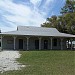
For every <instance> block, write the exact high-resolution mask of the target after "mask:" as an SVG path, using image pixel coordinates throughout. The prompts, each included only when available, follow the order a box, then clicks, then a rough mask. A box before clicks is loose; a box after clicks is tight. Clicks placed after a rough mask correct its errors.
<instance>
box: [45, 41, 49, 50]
mask: <svg viewBox="0 0 75 75" xmlns="http://www.w3.org/2000/svg"><path fill="white" fill-rule="evenodd" d="M44 49H48V40H44Z"/></svg>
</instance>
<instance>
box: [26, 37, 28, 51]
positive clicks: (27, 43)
mask: <svg viewBox="0 0 75 75" xmlns="http://www.w3.org/2000/svg"><path fill="white" fill-rule="evenodd" d="M26 38H27V50H29V37H26Z"/></svg>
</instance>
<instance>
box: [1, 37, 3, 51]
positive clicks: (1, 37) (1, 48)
mask: <svg viewBox="0 0 75 75" xmlns="http://www.w3.org/2000/svg"><path fill="white" fill-rule="evenodd" d="M2 39H3V36H1V50H2V49H3V41H2Z"/></svg>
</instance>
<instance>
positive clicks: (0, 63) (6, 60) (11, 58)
mask: <svg viewBox="0 0 75 75" xmlns="http://www.w3.org/2000/svg"><path fill="white" fill-rule="evenodd" d="M20 56H21V55H20V54H19V52H18V51H2V52H0V72H1V73H3V72H5V71H9V70H21V67H25V65H21V63H18V62H17V61H16V58H20Z"/></svg>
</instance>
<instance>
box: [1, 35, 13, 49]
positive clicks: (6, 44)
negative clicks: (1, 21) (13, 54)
mask: <svg viewBox="0 0 75 75" xmlns="http://www.w3.org/2000/svg"><path fill="white" fill-rule="evenodd" d="M2 41H3V49H11V50H12V49H14V40H13V37H9V36H5V37H3V40H2Z"/></svg>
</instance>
